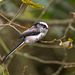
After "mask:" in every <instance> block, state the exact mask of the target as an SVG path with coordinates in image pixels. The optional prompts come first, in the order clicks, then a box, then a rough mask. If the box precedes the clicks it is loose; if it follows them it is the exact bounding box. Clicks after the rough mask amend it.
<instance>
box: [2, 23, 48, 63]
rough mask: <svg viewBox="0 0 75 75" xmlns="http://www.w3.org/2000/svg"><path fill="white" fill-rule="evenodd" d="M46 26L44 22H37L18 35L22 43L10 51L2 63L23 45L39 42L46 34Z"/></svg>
mask: <svg viewBox="0 0 75 75" xmlns="http://www.w3.org/2000/svg"><path fill="white" fill-rule="evenodd" d="M48 29H49V27H48V24H47V23H45V22H38V23H35V24H34V25H32V26H31V27H30V28H28V29H27V30H26V31H24V32H23V33H21V34H20V36H19V38H22V37H23V41H22V42H21V43H20V44H19V45H17V47H15V48H14V49H13V50H11V51H10V52H9V53H8V54H7V55H6V56H5V57H4V58H3V61H2V63H3V62H4V61H5V60H6V59H7V58H8V57H9V56H10V55H11V54H12V53H13V52H15V51H16V50H17V49H18V48H20V47H21V46H22V45H24V44H28V43H35V42H39V41H40V39H42V38H43V37H44V36H45V35H46V34H47V32H48Z"/></svg>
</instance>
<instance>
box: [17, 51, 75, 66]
mask: <svg viewBox="0 0 75 75" xmlns="http://www.w3.org/2000/svg"><path fill="white" fill-rule="evenodd" d="M16 54H18V55H21V56H24V57H25V58H29V59H32V60H35V61H38V62H40V63H43V64H59V65H66V64H67V65H75V62H71V63H69V62H61V61H46V60H43V59H40V58H38V57H35V56H31V55H29V54H28V53H25V54H24V53H21V52H16Z"/></svg>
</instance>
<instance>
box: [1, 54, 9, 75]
mask: <svg viewBox="0 0 75 75" xmlns="http://www.w3.org/2000/svg"><path fill="white" fill-rule="evenodd" d="M0 60H1V61H2V60H3V58H2V57H1V55H0ZM2 65H3V67H4V68H5V70H6V71H7V74H8V75H10V73H9V71H8V68H7V67H6V65H5V64H4V63H2Z"/></svg>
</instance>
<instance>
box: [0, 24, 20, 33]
mask: <svg viewBox="0 0 75 75" xmlns="http://www.w3.org/2000/svg"><path fill="white" fill-rule="evenodd" d="M4 26H10V27H12V28H14V29H15V30H16V31H17V32H18V33H20V34H21V32H20V31H19V30H18V29H17V28H16V27H15V26H13V25H10V24H0V27H4Z"/></svg>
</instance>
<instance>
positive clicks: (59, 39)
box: [41, 36, 65, 43]
mask: <svg viewBox="0 0 75 75" xmlns="http://www.w3.org/2000/svg"><path fill="white" fill-rule="evenodd" d="M64 38H65V36H64V37H62V38H60V39H54V40H52V41H41V42H42V43H54V42H56V41H58V42H60V41H61V40H62V39H64Z"/></svg>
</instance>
